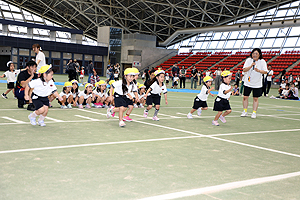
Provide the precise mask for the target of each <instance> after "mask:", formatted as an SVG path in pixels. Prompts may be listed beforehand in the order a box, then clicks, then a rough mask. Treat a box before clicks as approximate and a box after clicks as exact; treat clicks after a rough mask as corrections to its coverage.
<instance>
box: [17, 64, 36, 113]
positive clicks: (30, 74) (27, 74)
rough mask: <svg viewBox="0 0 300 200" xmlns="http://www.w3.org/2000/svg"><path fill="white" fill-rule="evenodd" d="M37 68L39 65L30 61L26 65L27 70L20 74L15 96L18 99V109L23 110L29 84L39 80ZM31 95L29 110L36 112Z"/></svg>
mask: <svg viewBox="0 0 300 200" xmlns="http://www.w3.org/2000/svg"><path fill="white" fill-rule="evenodd" d="M36 68H37V64H36V62H34V61H32V60H31V61H29V62H28V63H26V70H24V71H22V72H20V73H19V75H18V78H17V83H16V88H15V96H16V97H17V99H18V108H23V107H24V104H25V98H24V97H25V87H28V83H29V82H30V81H31V80H32V79H36V78H38V75H37V74H36V73H35V72H36ZM28 95H29V105H28V107H27V110H32V111H34V110H35V109H34V105H33V103H32V99H31V94H28Z"/></svg>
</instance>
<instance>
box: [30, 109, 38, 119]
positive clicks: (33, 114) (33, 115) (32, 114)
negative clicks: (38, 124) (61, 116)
mask: <svg viewBox="0 0 300 200" xmlns="http://www.w3.org/2000/svg"><path fill="white" fill-rule="evenodd" d="M37 116H38V115H37V114H36V113H35V111H33V113H31V115H30V117H32V118H36V117H37Z"/></svg>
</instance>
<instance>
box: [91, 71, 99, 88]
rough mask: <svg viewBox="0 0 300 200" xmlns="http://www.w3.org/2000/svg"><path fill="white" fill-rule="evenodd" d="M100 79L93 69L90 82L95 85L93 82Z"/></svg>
mask: <svg viewBox="0 0 300 200" xmlns="http://www.w3.org/2000/svg"><path fill="white" fill-rule="evenodd" d="M99 81H100V77H99V76H98V75H97V72H96V71H95V70H94V74H93V75H92V76H91V84H92V85H93V86H95V83H97V82H99Z"/></svg>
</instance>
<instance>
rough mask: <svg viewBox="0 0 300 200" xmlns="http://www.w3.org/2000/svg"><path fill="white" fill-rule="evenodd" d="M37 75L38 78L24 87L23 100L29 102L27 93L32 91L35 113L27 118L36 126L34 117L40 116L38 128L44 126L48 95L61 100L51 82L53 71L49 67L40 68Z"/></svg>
mask: <svg viewBox="0 0 300 200" xmlns="http://www.w3.org/2000/svg"><path fill="white" fill-rule="evenodd" d="M38 73H40V74H41V76H40V78H38V79H35V80H32V81H31V82H29V83H28V85H27V86H26V87H25V100H29V95H28V92H29V90H33V91H32V102H33V104H34V106H35V111H34V112H33V113H31V114H30V115H29V116H28V118H29V120H30V123H31V124H32V125H36V121H35V120H36V117H37V116H40V117H39V119H38V124H39V125H40V126H46V124H45V123H44V120H45V118H46V116H47V114H48V108H49V99H48V96H49V95H50V94H54V96H55V97H57V98H58V100H59V101H62V100H63V98H62V97H61V96H60V95H59V94H58V92H57V88H56V86H55V84H54V82H53V80H52V78H53V71H52V68H51V65H44V66H42V67H41V68H40V69H39V71H38Z"/></svg>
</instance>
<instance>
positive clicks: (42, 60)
mask: <svg viewBox="0 0 300 200" xmlns="http://www.w3.org/2000/svg"><path fill="white" fill-rule="evenodd" d="M38 60H40V63H39V64H38V66H37V69H36V71H39V69H40V68H41V67H42V66H45V65H46V58H45V54H44V53H43V52H41V51H39V53H38V54H36V57H35V61H36V62H37V61H38Z"/></svg>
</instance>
